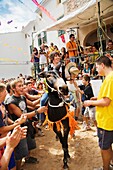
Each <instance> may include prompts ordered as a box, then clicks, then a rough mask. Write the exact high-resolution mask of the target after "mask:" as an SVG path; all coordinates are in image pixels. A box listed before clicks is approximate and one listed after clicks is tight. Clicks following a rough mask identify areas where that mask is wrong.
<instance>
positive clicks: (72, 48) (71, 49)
mask: <svg viewBox="0 0 113 170" xmlns="http://www.w3.org/2000/svg"><path fill="white" fill-rule="evenodd" d="M69 38H70V41H69V42H67V44H66V48H67V51H68V54H69V58H70V61H71V62H74V63H77V58H76V57H77V45H76V42H75V36H74V34H70V36H69Z"/></svg>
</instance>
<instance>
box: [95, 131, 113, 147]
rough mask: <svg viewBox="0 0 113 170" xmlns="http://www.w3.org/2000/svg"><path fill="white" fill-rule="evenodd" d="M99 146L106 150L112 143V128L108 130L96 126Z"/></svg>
mask: <svg viewBox="0 0 113 170" xmlns="http://www.w3.org/2000/svg"><path fill="white" fill-rule="evenodd" d="M97 130H98V131H97V132H98V140H99V146H100V148H101V149H102V150H107V149H109V148H110V147H111V145H112V143H113V130H112V131H108V130H104V129H101V128H97Z"/></svg>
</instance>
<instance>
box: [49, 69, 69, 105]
mask: <svg viewBox="0 0 113 170" xmlns="http://www.w3.org/2000/svg"><path fill="white" fill-rule="evenodd" d="M54 73H55V74H56V75H57V77H60V76H59V75H58V74H57V73H56V72H54ZM46 85H47V86H48V87H49V88H50V89H51V92H54V91H56V92H57V93H58V95H59V97H60V98H61V99H62V102H60V103H59V104H58V105H51V104H50V102H49V101H48V105H49V106H50V107H54V108H55V107H63V106H64V103H65V104H67V105H68V103H67V102H66V101H65V100H64V95H63V94H62V93H61V91H60V90H59V89H58V90H56V89H55V88H53V87H51V86H50V85H49V84H48V83H47V81H46Z"/></svg>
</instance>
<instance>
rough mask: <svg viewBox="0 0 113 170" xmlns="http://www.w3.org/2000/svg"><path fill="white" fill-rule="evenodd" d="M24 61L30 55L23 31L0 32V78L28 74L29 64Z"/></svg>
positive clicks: (28, 58)
mask: <svg viewBox="0 0 113 170" xmlns="http://www.w3.org/2000/svg"><path fill="white" fill-rule="evenodd" d="M26 61H30V55H29V49H28V43H27V40H26V39H25V35H24V33H22V32H15V33H6V34H0V79H1V78H11V77H17V76H18V75H19V73H23V74H27V75H28V74H30V73H31V71H30V68H31V64H30V63H29V64H28V63H26ZM23 63H24V65H23Z"/></svg>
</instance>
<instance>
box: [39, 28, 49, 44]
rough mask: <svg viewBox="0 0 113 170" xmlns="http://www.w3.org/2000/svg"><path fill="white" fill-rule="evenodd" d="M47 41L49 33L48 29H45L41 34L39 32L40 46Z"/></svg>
mask: <svg viewBox="0 0 113 170" xmlns="http://www.w3.org/2000/svg"><path fill="white" fill-rule="evenodd" d="M46 42H47V34H46V31H43V32H42V33H41V34H38V46H40V45H41V44H42V43H46Z"/></svg>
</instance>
